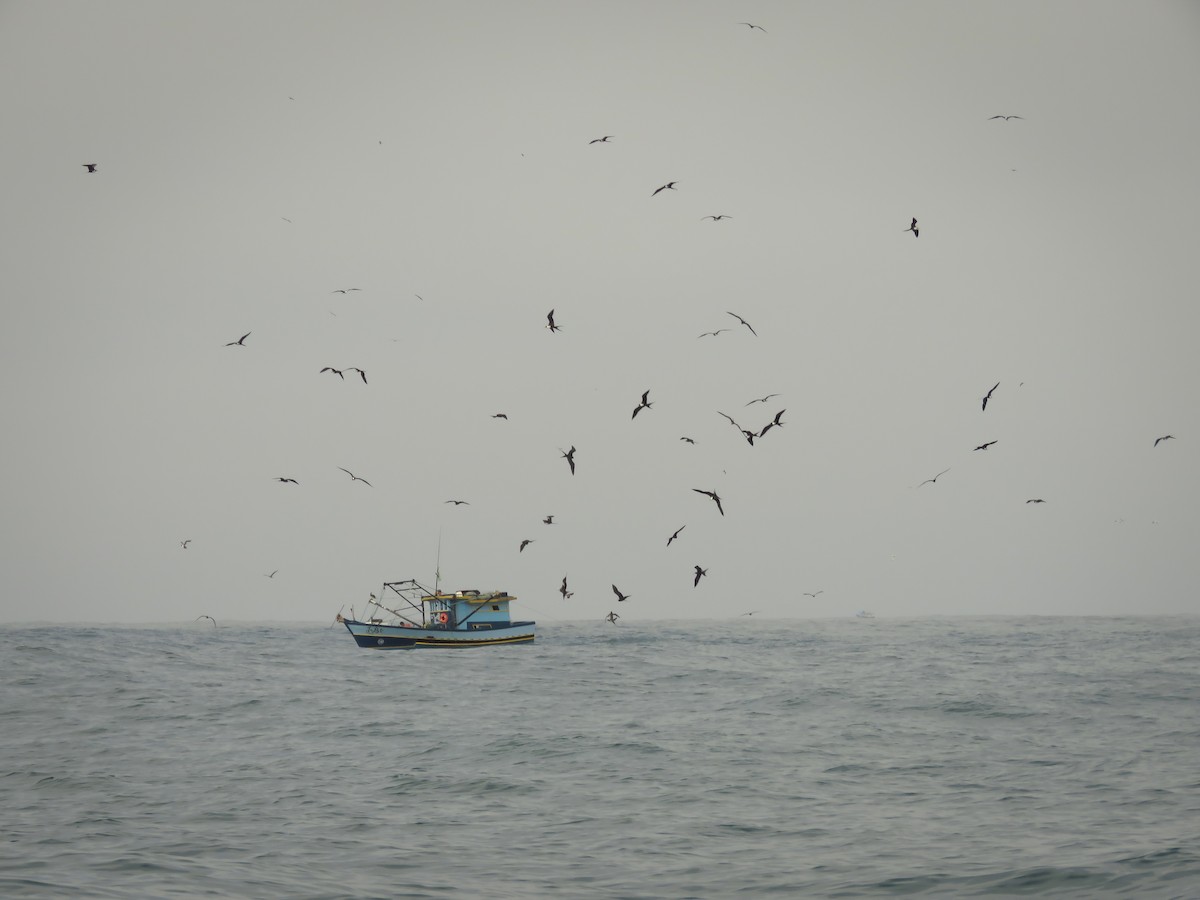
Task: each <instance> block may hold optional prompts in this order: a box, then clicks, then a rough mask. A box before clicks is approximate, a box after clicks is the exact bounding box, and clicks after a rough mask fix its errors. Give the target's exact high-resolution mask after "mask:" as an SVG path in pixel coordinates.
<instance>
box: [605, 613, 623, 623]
mask: <svg viewBox="0 0 1200 900" xmlns="http://www.w3.org/2000/svg"><path fill="white" fill-rule="evenodd" d="M604 618H605V620H606V621H609V622H612V623H613V624H614V625H616V624H617V619H619V618H621V617H620V616H618V615H617V614H616V613H615V612H611V611H610V612H609V614H608V615H607V616H605V617H604Z"/></svg>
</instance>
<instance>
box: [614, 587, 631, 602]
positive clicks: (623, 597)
mask: <svg viewBox="0 0 1200 900" xmlns="http://www.w3.org/2000/svg"><path fill="white" fill-rule="evenodd" d="M612 589H613V593H614V594H616V595H617V602H618V603H624V602H625V601H626V600H628V599H629V595H628V594H622V593H621V591H620V589H619V588H618V587H617V586H616V585H615V584H614V585H613V586H612Z"/></svg>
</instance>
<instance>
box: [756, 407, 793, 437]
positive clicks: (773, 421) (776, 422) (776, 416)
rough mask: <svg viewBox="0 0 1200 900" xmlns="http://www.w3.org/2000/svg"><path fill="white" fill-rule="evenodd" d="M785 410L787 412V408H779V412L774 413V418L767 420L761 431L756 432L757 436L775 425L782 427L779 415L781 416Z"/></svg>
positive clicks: (760, 435)
mask: <svg viewBox="0 0 1200 900" xmlns="http://www.w3.org/2000/svg"><path fill="white" fill-rule="evenodd" d="M785 412H787V410H786V409H781V410H780V411H779V412H777V413H775V418H774V419H772V420H771V421H770V422H768V423H767V424H766V425H764V426H763V429H762V431H760V432H759V433H758V436H759V437H762V436H763V435H764V434H766V433H767V432H768V431H770V430H771V429H772V428H774V427H776V426H779V427H780V428H782V427H783V420H782V419H781V418H780V417H781V416H782V415H783V414H784V413H785Z"/></svg>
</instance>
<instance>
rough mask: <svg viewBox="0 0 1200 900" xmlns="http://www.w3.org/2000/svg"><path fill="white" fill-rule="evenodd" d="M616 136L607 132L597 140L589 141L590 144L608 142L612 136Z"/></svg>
mask: <svg viewBox="0 0 1200 900" xmlns="http://www.w3.org/2000/svg"><path fill="white" fill-rule="evenodd" d="M614 137H616V135H615V134H606V135H605V136H604V137H598V138H596V139H595V140H592V141H588V143H589V144H607V143H608V142H609V140H610V139H611V138H614Z"/></svg>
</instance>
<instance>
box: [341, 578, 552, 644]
mask: <svg viewBox="0 0 1200 900" xmlns="http://www.w3.org/2000/svg"><path fill="white" fill-rule="evenodd" d="M380 597H382V598H383V599H380V598H379V597H376V596H375V595H374V594H372V595H371V599H370V601H369V603H368V607H367V612H366V614H365V615H366V619H365V621H363V620H360V619H358V618H356V617H355V615H354V612H353V610H351V614H350V617H349V618H346V617H344V616H343V615H342V614H341V613H338V615H337V621H339V622H341V623H342V624H343V625H345V626H346V629H347V630H348V631H349V632H350V634H352V635H353V636H354V640H355V641H356V642H357V643H358V646H360V647H368V648H370V649H372V650H408V649H411V648H413V647H490V646H492V645H495V644H524V643H528V642H530V641H532V640H533V638H534V624H535V623H533V622H514V621H512V617H511V615H510V614H509V610H508V604H509V603H511V602H512V601H514V600H516V599H517V598H516V597H514V596H513V595H512V594H509V593H508V592H507V591H455V592H453V593H445V592H443V591H441V590H438V589H437V588H435V589H433V590H432V591H431V590H429V588H427V587H425V586H424V585H422V584H420V583H418V582H417V581H416V580H414V579H411V578H410V579H408V580H407V581H387V582H384V584H383V588H382V589H381V590H380ZM389 603H390V604H392V606H389V605H388V604H389ZM393 607H395V608H393Z"/></svg>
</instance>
